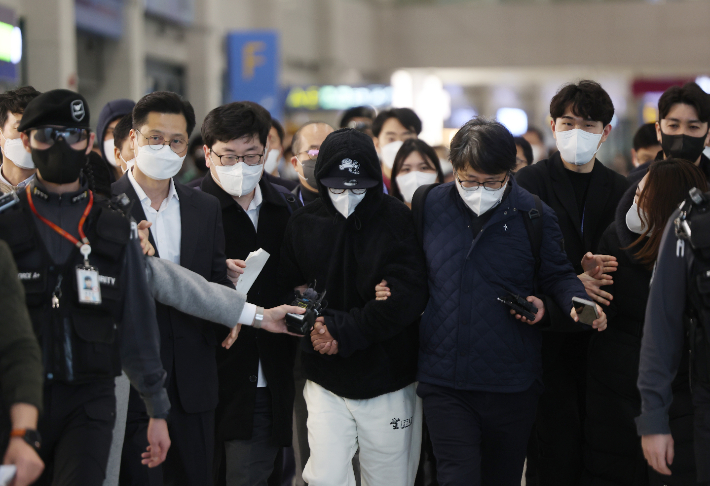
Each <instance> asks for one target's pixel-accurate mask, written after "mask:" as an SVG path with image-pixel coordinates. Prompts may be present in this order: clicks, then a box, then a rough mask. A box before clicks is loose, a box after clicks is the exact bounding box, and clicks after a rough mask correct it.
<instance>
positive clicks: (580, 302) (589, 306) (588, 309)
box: [572, 297, 599, 326]
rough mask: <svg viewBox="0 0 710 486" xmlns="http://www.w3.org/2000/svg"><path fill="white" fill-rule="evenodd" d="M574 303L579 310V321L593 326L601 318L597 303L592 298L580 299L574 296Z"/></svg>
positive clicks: (576, 309) (577, 310) (575, 308)
mask: <svg viewBox="0 0 710 486" xmlns="http://www.w3.org/2000/svg"><path fill="white" fill-rule="evenodd" d="M572 305H573V306H574V310H575V311H576V312H577V317H578V318H579V322H581V323H582V324H587V325H589V326H591V325H592V324H593V323H594V321H596V320H597V319H599V313H598V312H597V305H596V304H595V303H594V302H592V301H591V300H586V299H580V298H579V297H572Z"/></svg>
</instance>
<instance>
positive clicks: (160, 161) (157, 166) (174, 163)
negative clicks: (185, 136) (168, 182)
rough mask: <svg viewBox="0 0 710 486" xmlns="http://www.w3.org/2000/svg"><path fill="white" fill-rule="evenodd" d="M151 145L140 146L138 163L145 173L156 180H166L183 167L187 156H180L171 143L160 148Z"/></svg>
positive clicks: (137, 156)
mask: <svg viewBox="0 0 710 486" xmlns="http://www.w3.org/2000/svg"><path fill="white" fill-rule="evenodd" d="M150 147H151V146H150V145H143V146H142V147H138V154H137V155H136V165H137V166H138V168H139V169H140V171H141V172H143V173H144V174H145V175H147V176H148V177H150V178H151V179H155V180H156V181H164V180H165V179H170V178H171V177H174V176H175V175H176V174H177V173H178V172H180V168H181V167H182V161H183V160H185V156H184V155H183V156H182V157H180V156H179V155H178V154H176V153H175V152H173V149H171V148H170V146H169V145H163V146H162V147H160V149H159V150H153V149H152V148H150Z"/></svg>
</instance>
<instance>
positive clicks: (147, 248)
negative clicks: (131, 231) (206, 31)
mask: <svg viewBox="0 0 710 486" xmlns="http://www.w3.org/2000/svg"><path fill="white" fill-rule="evenodd" d="M151 226H153V223H150V222H148V221H146V220H143V221H141V222H140V223H138V239H139V240H140V243H141V249H142V250H143V254H144V255H146V256H153V255H155V248H153V245H151V244H150V230H149V229H148V228H150V227H151Z"/></svg>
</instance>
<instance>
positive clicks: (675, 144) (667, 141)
mask: <svg viewBox="0 0 710 486" xmlns="http://www.w3.org/2000/svg"><path fill="white" fill-rule="evenodd" d="M706 138H707V133H706V134H705V135H703V136H702V137H690V136H688V135H666V134H665V133H663V132H661V148H663V153H664V154H665V155H666V158H671V157H672V158H675V159H684V160H688V161H690V162H693V163H695V161H696V160H698V157H700V154H702V153H703V150H704V149H705V139H706Z"/></svg>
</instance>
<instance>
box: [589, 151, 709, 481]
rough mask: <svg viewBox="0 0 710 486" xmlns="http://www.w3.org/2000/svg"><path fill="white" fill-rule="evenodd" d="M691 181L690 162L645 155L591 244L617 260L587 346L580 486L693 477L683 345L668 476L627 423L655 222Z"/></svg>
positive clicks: (698, 180)
mask: <svg viewBox="0 0 710 486" xmlns="http://www.w3.org/2000/svg"><path fill="white" fill-rule="evenodd" d="M695 186H697V187H700V188H704V187H706V181H705V177H704V174H703V172H702V171H701V170H700V169H698V168H697V167H696V166H694V165H692V164H690V163H688V162H686V161H683V160H680V159H668V160H664V161H656V162H652V165H651V167H650V169H649V172H648V174H647V175H646V176H645V177H644V178H643V179H642V180H641V182H640V183H639V184H638V187H637V186H635V185H634V186H633V187H631V188H629V189H628V190H627V191H626V193H625V194H624V196H623V197H622V199H621V201H620V202H619V206H618V208H617V211H616V220H615V222H614V223H612V224H611V225H610V226H609V227H608V228H607V230H606V231H605V233H604V235H603V236H602V239H601V241H600V243H599V250H598V251H599V253H601V254H605V255H611V256H614V257H616V259H617V261H618V263H619V267H618V270H617V271H616V273H615V274H614V283H613V284H612V285H610V286H609V287H607V289H608V292H609V293H611V294H612V295H613V296H614V298H613V300H612V301H611V304H610V305H609V306H608V307H607V309H606V313H607V315H608V318H609V327H608V329H607V331H606V332H604V333H595V334H594V335H593V336H592V339H591V341H590V345H589V355H588V360H589V362H590V363H594V366H589V367H588V369H587V404H586V405H587V417H586V421H585V425H584V436H585V447H584V474H583V478H582V482H581V485H582V486H612V485H619V486H621V485H623V486H646V485H657V484H658V485H674V486H675V485H686V484H687V485H691V484H693V485H694V484H695V479H694V478H695V461H694V457H693V435H692V434H693V408H692V403H691V396H690V387H689V381H688V354H687V352H686V353H685V355H684V356H683V358H682V362H681V365H680V367H679V371H678V375H677V376H676V379H675V382H674V383H673V404H672V406H671V409H670V412H669V415H670V427H671V430H672V432H673V438H674V440H675V452H676V454H675V460H674V462H673V466H672V467H671V469H672V471H673V475H672V476H670V477H669V476H661V475H660V474H658V473H657V472H655V471H653V470H652V469H651V468H649V467H648V465H647V464H646V460H645V459H644V456H643V451H642V449H641V441H640V438H639V437H638V434H637V433H636V425H635V423H634V418H635V417H637V416H638V415H639V414H640V413H641V397H640V395H639V392H638V389H637V387H636V381H637V379H638V369H639V353H640V349H641V336H642V333H643V325H644V315H645V311H646V301H647V300H648V294H649V285H650V281H651V275H652V269H653V265H654V263H655V260H656V258H657V255H658V247H659V244H660V237H661V234H662V229H663V227H664V224H665V221H666V220H667V219H668V217H670V215H671V213H672V212H673V211H674V209H675V208H676V207H677V205H678V204H679V203H680V202H682V201H683V199H684V195H686V194H687V193H688V190H690V188H692V187H695ZM639 214H641V215H644V216H643V219H642V218H641V217H640V216H639ZM645 215H648V220H650V221H649V222H650V224H647V223H646V221H645V218H646V216H645ZM647 226H650V228H649V229H648V231H646V229H647ZM649 235H650V236H649Z"/></svg>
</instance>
